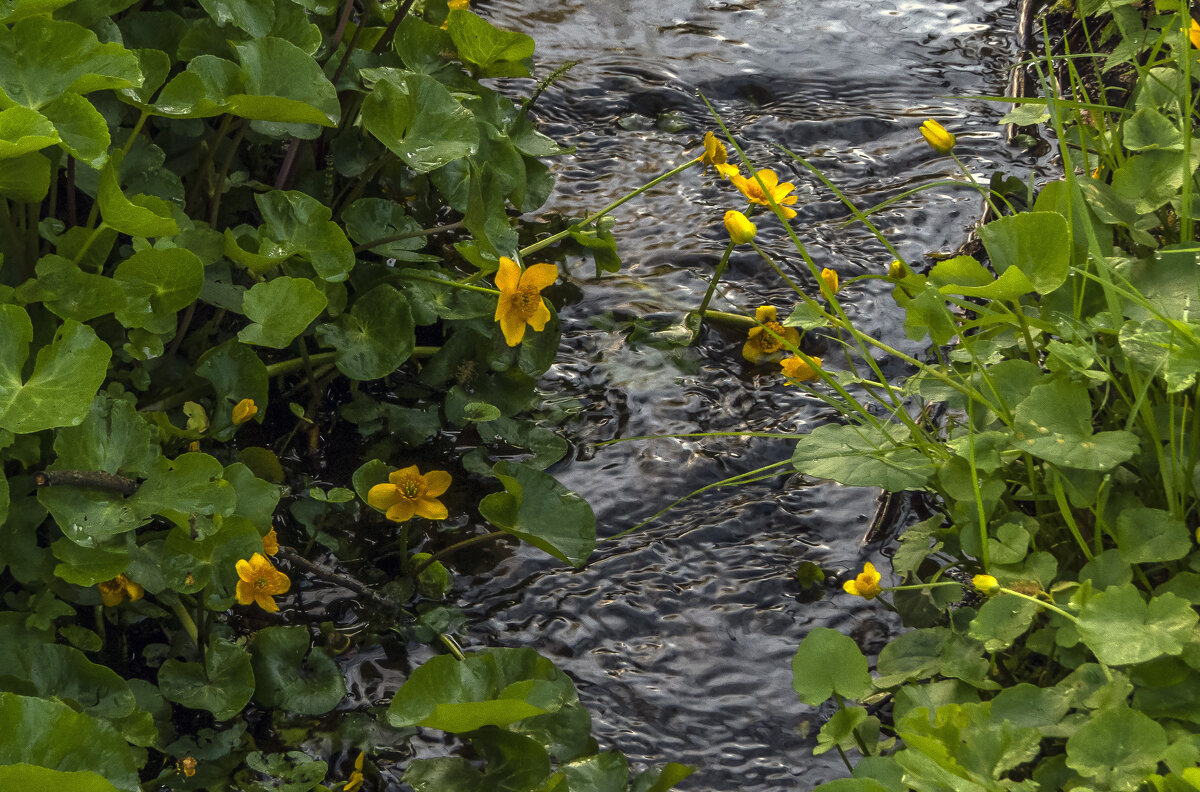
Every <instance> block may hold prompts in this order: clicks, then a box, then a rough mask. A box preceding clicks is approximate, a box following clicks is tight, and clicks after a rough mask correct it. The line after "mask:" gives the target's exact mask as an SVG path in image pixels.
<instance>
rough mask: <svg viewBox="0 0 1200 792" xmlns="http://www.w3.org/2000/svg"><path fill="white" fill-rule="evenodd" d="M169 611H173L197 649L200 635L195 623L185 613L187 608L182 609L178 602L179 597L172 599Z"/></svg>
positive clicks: (181, 604) (190, 616) (188, 614)
mask: <svg viewBox="0 0 1200 792" xmlns="http://www.w3.org/2000/svg"><path fill="white" fill-rule="evenodd" d="M171 610H172V611H174V613H175V617H176V618H178V619H179V621H180V623H181V624H183V629H184V631H185V632H186V633H187V634H188V637H189V638H191V639H192V643H193V644H195V646H196V648H197V649H199V648H200V633H199V631H198V630H197V629H196V622H195V621H193V620H192V614H190V613H188V612H187V608H185V607H183V603H182V602H180V601H179V597H174V598H172V600H171Z"/></svg>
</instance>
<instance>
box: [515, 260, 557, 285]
mask: <svg viewBox="0 0 1200 792" xmlns="http://www.w3.org/2000/svg"><path fill="white" fill-rule="evenodd" d="M556 280H558V267H557V266H556V265H554V264H534V265H533V266H532V267H530V268H529V269H527V270H525V272H524V273H522V275H521V288H525V287H527V286H532V287H533V288H535V289H537V290H538V291H541V290H542V289H544V288H546V287H547V286H550V285H552V284H553V283H554V282H555V281H556Z"/></svg>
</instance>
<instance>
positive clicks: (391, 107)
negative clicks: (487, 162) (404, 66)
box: [362, 72, 479, 173]
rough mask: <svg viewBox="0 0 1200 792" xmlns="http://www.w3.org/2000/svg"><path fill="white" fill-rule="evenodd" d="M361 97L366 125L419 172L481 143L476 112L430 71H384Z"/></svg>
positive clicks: (470, 151) (467, 152)
mask: <svg viewBox="0 0 1200 792" xmlns="http://www.w3.org/2000/svg"><path fill="white" fill-rule="evenodd" d="M381 77H382V79H380V80H379V82H377V83H375V88H374V90H372V91H371V93H370V95H369V96H367V98H366V101H364V102H363V108H362V121H363V127H364V128H365V129H366V130H367V131H368V132H370V133H371V134H372V135H374V136H375V137H376V138H377V139H378V140H379V142H380V143H382V144H383V145H385V146H387V147H388V149H389V150H390V151H391V152H392V153H393V154H395V155H396V156H397V157H399V158H400V159H402V160H404V162H405V163H407V164H408V165H409V167H411V168H412V169H413V170H415V171H416V172H417V173H428V172H429V171H431V170H433V169H434V168H440V167H441V166H443V165H445V164H446V163H448V162H453V161H454V160H456V159H460V158H462V157H469V156H471V155H472V154H474V153H475V150H476V149H477V148H478V146H479V130H478V126H477V124H476V123H475V118H474V117H473V116H472V115H471V113H470V111H468V110H467V109H466V108H465V107H463V106H462V105H461V104H459V103H458V100H457V99H455V98H454V97H453V96H452V95H451V93H450V91H448V90H447V89H446V88H445V87H444V86H443V85H442V84H441V83H439V82H438V81H437V80H435V79H434V78H433V77H430V76H429V75H426V74H413V73H407V74H406V73H395V72H390V73H385V74H383V75H381Z"/></svg>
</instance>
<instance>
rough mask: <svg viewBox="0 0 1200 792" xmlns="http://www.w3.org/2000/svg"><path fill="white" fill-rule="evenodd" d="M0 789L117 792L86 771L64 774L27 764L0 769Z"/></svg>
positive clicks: (30, 791)
mask: <svg viewBox="0 0 1200 792" xmlns="http://www.w3.org/2000/svg"><path fill="white" fill-rule="evenodd" d="M0 789H20V790H22V791H23V792H55V791H56V790H64V789H69V790H71V792H118V788H117V787H115V786H113V785H112V784H111V783H109V782H108V780H106V779H105V778H104V776H99V775H96V774H95V773H92V772H89V771H86V770H75V771H71V772H64V771H62V770H50V769H49V768H45V767H37V766H35V765H29V764H15V765H5V766H3V767H0Z"/></svg>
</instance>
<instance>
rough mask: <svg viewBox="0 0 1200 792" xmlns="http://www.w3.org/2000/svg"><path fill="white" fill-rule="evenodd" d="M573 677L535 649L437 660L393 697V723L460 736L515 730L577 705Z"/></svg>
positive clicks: (390, 715) (390, 711) (416, 673)
mask: <svg viewBox="0 0 1200 792" xmlns="http://www.w3.org/2000/svg"><path fill="white" fill-rule="evenodd" d="M577 701H578V696H577V695H576V693H575V685H574V684H573V683H572V682H571V679H570V677H568V676H567V675H566V674H564V673H563V672H562V671H559V670H558V669H557V668H556V667H555V666H554V664H553V663H551V662H550V661H549V660H547V659H546V658H544V657H542V656H540V655H539V654H538V653H537V652H535V651H534V650H532V649H488V650H485V651H482V652H476V653H473V654H468V655H467V656H466V659H465V660H461V661H460V660H455V659H454V658H453V657H451V656H450V655H439V656H437V657H433V658H431V659H429V660H427V661H425V663H424V664H422V665H421V666H419V667H418V668H416V669H415V670H414V671H413V672H412V674H410V675H409V677H408V679H407V680H406V681H405V682H404V684H403V685H402V686H401V687H400V690H398V691H397V692H396V695H395V696H394V697H393V698H392V703H391V705H390V706H389V707H388V711H387V719H388V723H389V724H390V725H392V726H393V727H404V726H426V727H428V728H431V729H441V730H442V731H448V732H451V733H454V734H461V733H464V732H470V731H474V730H476V729H480V728H483V727H484V726H509V725H511V724H514V723H516V722H517V721H521V720H524V719H525V718H529V717H532V716H535V715H542V714H544V713H550V712H556V711H558V710H559V709H561V708H562V707H564V706H566V705H567V704H570V703H573V702H577Z"/></svg>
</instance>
